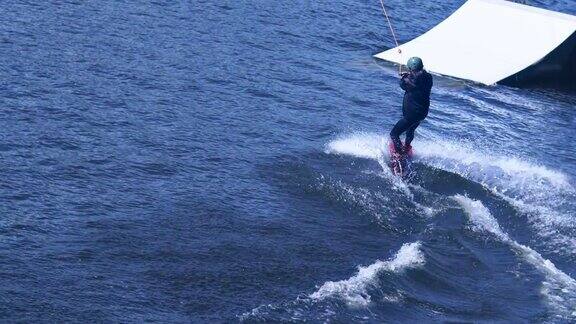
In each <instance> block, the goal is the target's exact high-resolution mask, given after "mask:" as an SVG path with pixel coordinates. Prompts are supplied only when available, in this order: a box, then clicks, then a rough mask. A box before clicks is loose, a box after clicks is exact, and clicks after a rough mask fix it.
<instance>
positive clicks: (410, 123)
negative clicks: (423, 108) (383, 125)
mask: <svg viewBox="0 0 576 324" xmlns="http://www.w3.org/2000/svg"><path fill="white" fill-rule="evenodd" d="M423 119H424V118H422V119H416V118H414V119H412V118H410V119H408V118H406V117H403V118H402V119H400V120H399V121H398V122H397V123H396V125H394V127H393V128H392V131H391V132H390V138H392V142H393V143H394V148H395V149H396V152H402V142H401V141H400V135H402V133H404V132H406V142H405V145H406V146H408V145H410V143H412V140H413V139H414V131H415V130H416V127H418V125H420V122H421V121H422V120H423Z"/></svg>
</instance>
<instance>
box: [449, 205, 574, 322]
mask: <svg viewBox="0 0 576 324" xmlns="http://www.w3.org/2000/svg"><path fill="white" fill-rule="evenodd" d="M453 198H454V200H456V201H457V202H458V203H459V204H460V206H462V208H463V209H464V211H465V213H466V214H467V215H468V217H469V219H470V221H471V222H472V224H473V225H472V229H473V230H474V231H477V232H489V233H492V234H493V235H494V236H496V238H498V239H499V240H500V241H502V242H504V243H506V244H508V245H509V246H510V247H511V248H512V249H513V250H515V251H516V253H517V254H518V255H520V256H521V257H522V258H523V259H524V261H526V262H527V263H529V264H531V265H532V266H534V268H536V269H537V270H538V271H540V272H541V273H542V274H543V275H544V277H545V281H544V282H543V283H542V287H541V290H540V292H541V294H542V295H543V297H544V298H545V300H546V301H547V303H548V305H549V306H550V307H552V308H553V309H554V310H555V311H556V314H557V316H558V317H560V318H563V319H569V320H576V280H574V279H573V278H572V277H570V276H569V275H567V274H566V273H564V272H563V271H561V270H559V269H558V268H557V267H556V266H555V265H554V263H552V262H551V261H550V260H547V259H545V258H543V257H542V256H541V255H540V254H539V253H538V252H536V251H534V250H533V249H531V248H530V247H528V246H525V245H522V244H520V243H518V242H516V241H514V240H513V239H512V238H510V236H509V235H508V234H507V233H506V232H504V231H503V230H502V228H500V225H499V224H498V221H497V220H496V219H495V218H494V217H493V216H492V214H491V213H490V211H489V210H488V208H486V206H484V205H483V204H482V202H481V201H478V200H472V199H470V198H468V197H465V196H462V195H456V196H454V197H453Z"/></svg>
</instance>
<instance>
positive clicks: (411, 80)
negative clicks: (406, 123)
mask: <svg viewBox="0 0 576 324" xmlns="http://www.w3.org/2000/svg"><path fill="white" fill-rule="evenodd" d="M432 83H433V82H432V75H431V74H430V73H428V72H426V70H420V71H417V72H409V73H405V74H403V75H402V78H401V79H400V87H401V88H402V89H404V90H405V91H406V92H405V93H404V101H403V103H402V113H403V114H404V117H406V118H409V119H424V118H425V117H426V116H427V115H428V108H429V107H430V91H431V90H432Z"/></svg>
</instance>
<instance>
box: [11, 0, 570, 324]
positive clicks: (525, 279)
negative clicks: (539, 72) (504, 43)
mask: <svg viewBox="0 0 576 324" xmlns="http://www.w3.org/2000/svg"><path fill="white" fill-rule="evenodd" d="M528 2H529V3H530V4H533V5H535V6H539V7H543V8H547V9H552V10H557V11H562V12H566V13H570V14H575V13H576V4H575V2H574V1H572V0H564V1H528ZM386 3H387V5H388V6H389V13H390V15H391V16H392V19H393V22H394V25H395V27H396V29H397V30H396V31H397V33H398V35H399V37H400V39H401V41H403V42H404V41H408V40H410V39H411V38H413V37H416V36H418V35H420V34H421V33H423V32H424V31H426V30H427V29H429V28H430V27H432V26H434V25H436V24H437V23H438V22H440V21H441V20H443V19H444V18H445V17H447V16H448V15H450V14H451V13H452V12H453V11H454V10H456V9H457V8H458V7H459V6H460V5H461V4H462V3H463V1H441V2H439V1H432V2H431V1H424V0H416V1H400V0H390V1H386ZM379 10H380V9H379V3H378V1H329V2H317V1H308V0H302V1H258V0H254V1H242V0H241V1H167V0H166V1H73V0H70V1H65V0H52V1H43V2H42V1H24V0H20V1H15V0H8V1H4V2H3V3H2V5H1V6H0V11H1V13H2V17H3V19H2V21H3V22H2V24H1V26H0V53H2V55H1V56H0V71H1V72H2V73H1V75H2V77H1V78H0V80H1V81H0V95H1V97H2V106H3V109H2V110H1V111H0V126H1V129H2V132H1V134H2V137H1V142H0V152H1V156H2V159H1V161H2V167H1V168H0V172H1V174H0V175H1V180H2V181H1V182H0V199H1V204H0V211H1V215H2V217H1V221H0V231H1V236H0V238H1V239H0V278H1V279H2V281H1V285H0V287H1V288H0V321H2V322H18V321H21V322H51V323H53V322H123V323H127V322H143V321H148V322H161V323H168V322H170V323H172V322H173V323H182V322H184V323H185V322H194V323H197V322H238V321H246V322H259V321H261V322H282V321H310V322H342V323H346V322H351V321H357V322H369V323H372V322H430V321H458V322H462V321H473V322H482V321H486V322H493V321H511V322H559V323H560V322H570V321H575V320H576V281H575V280H574V278H576V266H575V264H576V238H575V235H576V220H575V219H574V216H575V211H576V203H575V198H576V189H575V188H576V182H575V177H576V171H574V166H575V165H576V159H575V156H576V147H575V146H574V143H575V141H576V132H575V131H574V129H575V126H576V110H575V109H574V107H575V105H576V95H575V94H574V93H573V92H567V91H558V90H551V89H515V88H507V87H503V86H496V87H484V86H479V85H474V84H467V83H464V82H461V81H456V80H451V79H447V78H442V77H436V79H435V82H436V85H435V88H434V90H433V103H432V108H431V113H430V116H429V118H428V120H427V121H426V122H425V123H424V124H423V125H422V126H421V127H420V128H419V130H418V133H417V139H416V141H415V142H414V148H415V151H416V156H415V160H414V171H415V175H414V177H413V178H412V179H410V180H409V181H401V180H399V179H398V178H396V177H394V176H392V175H391V174H390V171H389V170H388V168H387V167H386V161H387V159H388V156H387V152H386V141H387V135H386V134H387V133H388V131H389V129H390V128H391V126H392V125H393V123H394V122H395V121H396V120H397V119H398V117H399V116H400V107H399V105H400V102H401V95H402V93H401V90H400V89H399V88H398V87H397V77H396V76H395V68H394V67H392V66H389V65H387V64H384V63H382V62H377V61H375V60H374V59H373V58H372V55H373V54H375V53H377V52H379V51H381V50H384V49H387V48H389V47H390V46H391V45H392V39H391V37H390V34H389V32H388V30H387V26H386V22H385V20H384V19H383V17H382V14H381V12H380V11H379ZM446 50H449V49H446Z"/></svg>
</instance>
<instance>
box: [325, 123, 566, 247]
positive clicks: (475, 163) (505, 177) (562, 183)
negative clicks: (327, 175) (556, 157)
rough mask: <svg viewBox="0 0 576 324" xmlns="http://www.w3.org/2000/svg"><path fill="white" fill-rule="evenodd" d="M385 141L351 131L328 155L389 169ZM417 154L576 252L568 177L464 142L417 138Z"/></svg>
mask: <svg viewBox="0 0 576 324" xmlns="http://www.w3.org/2000/svg"><path fill="white" fill-rule="evenodd" d="M387 140H388V138H387V136H379V135H376V134H366V133H355V134H351V135H348V136H346V137H342V138H339V139H336V140H334V141H332V142H330V143H328V144H327V145H326V152H327V153H331V154H343V155H351V156H356V157H362V158H369V159H374V160H376V161H378V162H379V163H380V164H381V165H382V166H383V169H384V170H385V171H387V168H385V167H384V166H385V163H384V162H383V161H384V160H385V159H386V157H387V155H388V152H387V149H386V147H387V144H386V143H387ZM415 152H416V156H415V158H416V160H417V161H420V162H422V163H424V164H426V165H429V166H432V167H435V168H438V169H442V170H446V171H449V172H453V173H456V174H459V175H461V176H462V177H465V178H467V179H469V180H472V181H475V182H477V183H480V184H481V185H483V186H484V187H485V188H486V189H488V190H490V191H491V192H492V193H494V194H496V195H498V196H500V197H502V198H503V199H505V200H507V201H508V202H510V203H511V205H512V206H513V207H515V208H516V209H517V210H518V211H519V212H520V213H522V214H525V215H527V216H528V218H529V221H530V224H531V225H532V226H534V227H535V228H536V232H537V233H538V235H540V236H541V237H543V238H546V239H547V242H548V243H549V244H551V245H553V246H554V249H555V250H556V251H558V252H561V253H564V254H573V253H574V251H576V239H573V238H571V236H572V234H571V233H574V232H575V231H576V219H574V218H573V217H571V215H565V212H563V211H565V210H571V209H572V208H574V207H575V206H574V205H575V204H574V201H576V199H575V198H576V190H575V189H574V187H573V186H572V185H571V183H570V181H569V178H568V176H567V175H566V174H564V173H562V172H558V171H555V170H550V169H548V168H546V167H545V166H542V165H538V164H535V163H529V162H526V161H523V160H520V159H518V158H516V157H509V156H503V155H498V154H494V152H491V151H490V150H486V151H484V150H483V149H482V147H479V146H477V145H476V146H474V145H471V144H467V143H463V142H452V141H443V140H435V141H431V140H424V141H422V140H419V141H418V142H417V143H416V147H415ZM388 173H390V172H388ZM389 178H391V179H392V183H393V184H394V187H395V188H396V189H399V190H400V191H403V192H406V194H407V195H409V196H411V195H412V194H411V192H410V189H409V188H405V185H403V182H401V181H398V179H396V181H394V178H396V177H393V176H389ZM559 229H561V230H560V231H559ZM562 233H565V234H562Z"/></svg>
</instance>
